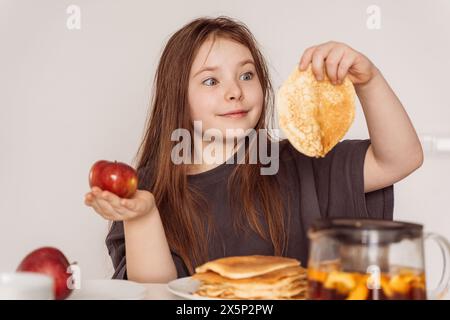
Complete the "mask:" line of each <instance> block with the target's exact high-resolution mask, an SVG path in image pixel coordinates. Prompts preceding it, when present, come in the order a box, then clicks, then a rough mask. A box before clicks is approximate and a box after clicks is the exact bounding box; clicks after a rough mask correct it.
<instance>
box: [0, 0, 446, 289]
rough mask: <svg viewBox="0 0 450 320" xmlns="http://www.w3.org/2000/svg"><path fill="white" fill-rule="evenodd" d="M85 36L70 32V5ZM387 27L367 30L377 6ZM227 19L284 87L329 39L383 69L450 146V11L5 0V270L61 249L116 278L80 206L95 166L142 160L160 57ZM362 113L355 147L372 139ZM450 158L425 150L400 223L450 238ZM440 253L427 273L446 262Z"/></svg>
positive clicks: (103, 226)
mask: <svg viewBox="0 0 450 320" xmlns="http://www.w3.org/2000/svg"><path fill="white" fill-rule="evenodd" d="M71 4H75V5H78V6H79V7H80V9H81V29H80V30H69V29H68V28H67V27H66V20H67V18H68V16H69V15H68V14H67V13H66V9H67V7H68V6H69V5H71ZM372 4H375V5H378V6H379V7H380V9H381V29H380V30H369V29H368V28H367V26H366V20H367V18H368V14H367V13H366V9H367V7H368V6H369V5H372ZM220 14H224V15H229V16H232V17H234V18H237V19H240V20H242V21H243V22H244V23H246V24H247V25H248V26H249V27H250V29H251V30H252V31H253V33H254V35H255V37H256V38H257V40H258V41H259V43H260V45H261V48H262V51H263V53H264V54H265V56H266V58H267V60H268V61H269V64H270V68H271V73H272V80H273V82H274V85H275V87H278V86H279V85H280V84H281V83H282V81H283V79H285V78H286V77H287V75H288V74H289V73H290V71H291V70H292V68H293V67H294V65H295V64H296V63H297V61H298V59H299V58H300V56H301V54H302V52H303V50H304V49H305V48H306V47H308V46H311V45H313V44H318V43H321V42H324V41H328V40H331V39H333V40H337V41H343V42H346V43H348V44H349V45H351V46H352V47H354V48H355V49H357V50H359V51H361V52H363V53H365V54H366V55H367V56H368V57H369V58H371V59H372V61H373V62H374V63H375V64H376V65H377V66H378V67H379V68H380V69H381V70H382V72H383V73H384V75H385V77H386V78H387V79H388V81H389V82H390V84H391V86H392V87H393V89H394V90H395V91H396V93H397V94H398V96H399V97H400V99H401V100H402V102H403V103H404V105H405V107H406V109H407V111H408V113H409V115H410V117H411V119H412V120H413V122H414V124H415V127H416V128H417V131H418V132H419V133H420V134H432V135H436V134H439V135H444V136H445V135H447V137H449V136H450V127H449V126H450V124H449V120H450V105H449V102H448V101H449V99H448V93H449V88H448V86H449V83H450V81H449V77H450V62H449V61H450V60H449V57H450V19H449V18H450V1H448V0H435V1H424V0H423V1H406V0H402V1H395V2H394V1H367V0H347V1H342V0H341V1H323V0H322V1H299V0H297V1H278V2H274V1H261V0H252V1H249V0H247V1H237V0H227V1H193V0H191V1H181V0H179V1H161V2H157V1H124V0H122V1H112V0H111V1H106V0H89V1H87V0H72V1H66V0H40V1H32V0H28V1H24V0H0V40H1V41H0V195H1V201H0V215H1V220H0V228H1V232H0V249H1V251H2V254H1V255H0V270H1V271H12V270H14V269H15V267H16V266H17V264H18V263H19V261H20V260H21V258H22V257H23V256H24V255H25V254H26V253H28V252H29V251H31V250H32V249H35V248H37V247H40V246H44V245H52V246H56V247H58V248H60V249H61V250H62V251H63V252H64V253H65V254H66V255H67V256H68V257H69V258H70V260H76V261H78V263H79V264H80V266H81V267H82V276H83V277H84V278H102V277H108V276H110V274H111V270H112V269H111V264H110V261H109V257H108V256H107V252H106V247H105V245H104V238H105V235H106V232H107V222H106V221H104V220H102V219H101V218H100V217H98V216H97V215H96V214H95V213H94V212H93V211H92V210H91V209H90V208H88V207H85V206H84V204H83V197H84V194H85V193H86V192H87V191H88V187H89V186H88V180H87V177H88V171H89V168H90V166H91V164H92V163H93V162H94V161H96V160H98V159H117V160H119V161H124V162H130V163H131V162H132V160H133V157H134V155H135V152H136V150H137V147H138V145H139V142H140V139H141V137H142V134H143V129H144V123H145V118H146V115H147V112H148V100H149V97H150V89H151V84H152V79H153V76H154V71H155V67H156V65H157V63H158V57H159V55H160V53H161V50H162V48H163V45H164V43H165V42H166V41H167V40H168V38H169V36H170V35H171V34H172V33H173V32H175V31H176V30H177V29H178V28H180V27H181V26H182V25H184V24H185V23H187V22H188V21H190V20H191V19H193V18H196V17H198V16H201V15H209V16H217V15H220ZM367 137H368V133H367V129H366V124H365V120H364V117H363V114H362V111H361V109H360V106H358V113H357V117H356V120H355V123H354V125H353V127H352V128H351V130H350V132H349V133H348V135H347V136H346V138H367ZM449 198H450V156H445V155H433V154H427V155H426V161H425V164H424V165H423V167H422V168H421V169H420V170H419V171H418V172H416V173H414V174H413V175H412V176H410V177H408V178H407V179H405V180H404V181H402V182H400V183H397V184H396V186H395V217H396V219H399V220H410V221H416V222H420V223H424V224H425V227H426V229H427V230H430V231H435V232H439V233H442V234H444V235H446V236H447V237H448V238H450V209H449V205H448V204H449ZM427 248H428V249H429V254H428V256H429V263H428V265H427V267H428V275H429V277H430V281H431V282H433V281H437V278H438V277H437V272H439V264H440V259H439V257H438V256H437V255H438V251H437V250H436V249H435V247H433V246H431V245H430V246H427Z"/></svg>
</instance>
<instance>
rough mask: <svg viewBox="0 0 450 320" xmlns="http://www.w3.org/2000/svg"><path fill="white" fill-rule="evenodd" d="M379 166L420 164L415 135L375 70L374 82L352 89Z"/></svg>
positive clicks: (395, 98) (383, 80)
mask: <svg viewBox="0 0 450 320" xmlns="http://www.w3.org/2000/svg"><path fill="white" fill-rule="evenodd" d="M355 90H356V93H357V95H358V98H359V100H360V102H361V105H362V108H363V111H364V115H365V118H366V122H367V127H368V130H369V135H370V139H371V144H372V150H373V153H374V156H375V158H376V160H377V162H378V163H379V164H383V165H387V166H393V167H395V166H404V167H408V166H411V167H415V166H417V165H420V164H421V163H422V161H423V152H422V147H421V144H420V141H419V138H418V136H417V133H416V131H415V129H414V127H413V125H412V123H411V120H410V119H409V117H408V114H407V113H406V111H405V109H404V108H403V106H402V104H401V102H400V100H399V99H398V98H397V96H396V95H395V93H394V91H393V90H392V89H391V88H390V86H389V84H388V83H387V81H386V80H385V79H384V77H383V75H382V74H381V72H380V71H379V70H378V69H375V71H374V76H373V78H372V79H371V80H370V81H369V82H367V83H365V84H363V85H356V86H355Z"/></svg>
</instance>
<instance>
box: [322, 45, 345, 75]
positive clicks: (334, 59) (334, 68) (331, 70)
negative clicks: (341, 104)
mask: <svg viewBox="0 0 450 320" xmlns="http://www.w3.org/2000/svg"><path fill="white" fill-rule="evenodd" d="M344 53H345V51H344V49H343V48H339V47H337V48H334V49H332V50H331V51H330V52H329V54H328V56H327V57H326V59H325V66H326V71H327V75H328V78H329V79H330V81H331V83H333V84H337V80H338V76H337V72H338V66H339V62H340V61H341V60H342V57H343V56H344Z"/></svg>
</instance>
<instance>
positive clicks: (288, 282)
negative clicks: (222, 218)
mask: <svg viewBox="0 0 450 320" xmlns="http://www.w3.org/2000/svg"><path fill="white" fill-rule="evenodd" d="M195 271H196V273H195V274H194V275H193V278H194V279H197V280H200V286H199V287H198V289H197V291H196V292H195V293H194V294H195V295H199V296H205V297H212V298H221V299H305V294H306V270H305V269H304V268H302V267H301V266H300V262H299V261H298V260H296V259H290V258H283V257H274V256H259V255H254V256H240V257H226V258H221V259H217V260H214V261H210V262H207V263H205V264H203V265H201V266H199V267H197V268H196V269H195Z"/></svg>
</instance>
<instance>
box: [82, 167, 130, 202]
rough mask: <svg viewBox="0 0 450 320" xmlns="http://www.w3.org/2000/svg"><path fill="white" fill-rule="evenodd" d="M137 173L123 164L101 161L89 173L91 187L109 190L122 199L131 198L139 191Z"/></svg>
mask: <svg viewBox="0 0 450 320" xmlns="http://www.w3.org/2000/svg"><path fill="white" fill-rule="evenodd" d="M137 184H138V177H137V174H136V171H135V170H134V169H133V168H132V167H130V166H129V165H127V164H125V163H122V162H117V161H114V162H110V161H106V160H100V161H97V162H96V163H94V165H93V166H92V168H91V171H90V173H89V185H90V186H91V188H92V187H94V186H96V187H99V188H100V189H102V190H108V191H110V192H112V193H114V194H116V195H117V196H119V197H120V198H131V197H132V196H133V194H134V192H135V191H136V189H137Z"/></svg>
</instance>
